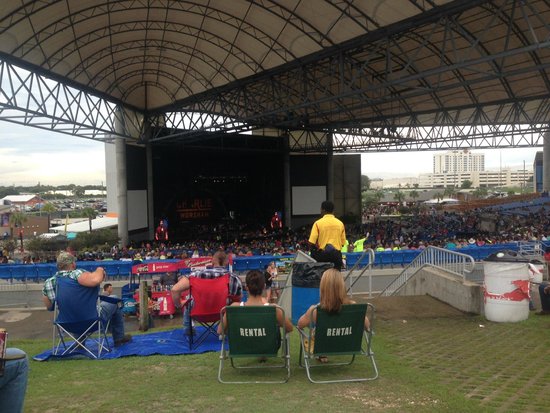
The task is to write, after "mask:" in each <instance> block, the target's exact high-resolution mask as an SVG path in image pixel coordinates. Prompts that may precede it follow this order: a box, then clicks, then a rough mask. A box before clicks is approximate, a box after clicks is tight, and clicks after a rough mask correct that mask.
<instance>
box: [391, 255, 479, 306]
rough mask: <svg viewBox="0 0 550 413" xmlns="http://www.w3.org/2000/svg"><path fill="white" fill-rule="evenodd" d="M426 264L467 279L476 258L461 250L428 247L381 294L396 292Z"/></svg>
mask: <svg viewBox="0 0 550 413" xmlns="http://www.w3.org/2000/svg"><path fill="white" fill-rule="evenodd" d="M426 265H429V266H431V267H438V268H443V269H445V270H446V271H449V272H451V273H453V274H456V275H458V276H459V277H462V278H463V279H465V276H466V274H469V273H471V272H472V271H473V270H474V267H475V260H474V258H473V257H472V256H470V255H467V254H462V253H460V252H456V251H451V250H447V249H444V248H438V247H428V248H426V249H425V250H424V251H422V252H421V253H420V254H419V255H418V256H417V257H416V258H415V259H414V260H413V261H412V262H411V263H410V264H409V265H407V266H406V267H405V269H404V270H403V271H402V272H401V274H399V275H398V276H397V278H396V279H395V280H393V281H392V282H391V283H390V285H388V286H387V287H386V288H385V289H384V290H383V291H382V292H381V293H380V296H385V297H387V296H390V295H393V294H395V293H396V292H397V291H398V290H399V289H400V288H401V287H403V286H404V285H405V284H406V283H407V281H409V279H410V278H411V277H412V276H413V275H414V274H415V273H416V272H417V271H418V270H419V269H420V268H422V267H424V266H426Z"/></svg>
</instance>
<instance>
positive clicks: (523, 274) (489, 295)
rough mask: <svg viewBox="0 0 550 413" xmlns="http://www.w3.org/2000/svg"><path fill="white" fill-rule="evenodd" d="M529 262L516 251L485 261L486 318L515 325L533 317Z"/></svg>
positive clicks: (506, 252)
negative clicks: (530, 313) (530, 307)
mask: <svg viewBox="0 0 550 413" xmlns="http://www.w3.org/2000/svg"><path fill="white" fill-rule="evenodd" d="M528 264H529V261H528V260H527V259H525V258H524V257H522V256H520V255H518V254H517V253H516V252H515V251H508V250H505V251H499V252H496V253H494V254H491V255H490V256H488V257H487V258H486V259H485V260H484V262H483V269H484V271H485V283H484V297H485V318H487V320H489V321H496V322H501V323H502V322H504V323H505V322H508V323H513V322H517V321H523V320H527V318H528V317H529V299H530V296H529V265H528Z"/></svg>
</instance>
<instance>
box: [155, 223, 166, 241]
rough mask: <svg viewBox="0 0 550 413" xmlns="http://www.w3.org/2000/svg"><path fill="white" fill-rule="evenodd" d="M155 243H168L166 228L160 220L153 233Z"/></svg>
mask: <svg viewBox="0 0 550 413" xmlns="http://www.w3.org/2000/svg"><path fill="white" fill-rule="evenodd" d="M155 241H168V228H166V224H165V223H164V221H163V220H162V219H161V220H160V222H159V226H158V227H157V229H156V231H155Z"/></svg>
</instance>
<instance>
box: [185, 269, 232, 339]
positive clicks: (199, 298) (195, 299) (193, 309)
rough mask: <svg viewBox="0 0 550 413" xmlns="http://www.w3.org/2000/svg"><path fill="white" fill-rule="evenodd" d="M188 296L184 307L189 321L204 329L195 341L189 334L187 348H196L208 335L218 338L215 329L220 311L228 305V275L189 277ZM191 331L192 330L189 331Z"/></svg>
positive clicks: (192, 334)
mask: <svg viewBox="0 0 550 413" xmlns="http://www.w3.org/2000/svg"><path fill="white" fill-rule="evenodd" d="M189 286H190V288H189V295H190V297H192V298H191V299H188V300H187V301H186V302H185V303H184V306H187V307H188V309H189V311H190V317H191V321H196V322H197V323H198V324H200V325H201V326H203V327H204V330H203V331H202V332H201V333H200V334H199V336H198V337H197V339H196V340H195V339H194V332H192V333H191V334H189V336H188V337H189V348H190V349H193V346H195V348H196V347H198V346H200V345H201V344H202V342H203V341H204V340H206V338H207V337H208V335H209V334H213V335H214V336H216V337H217V336H218V332H217V327H218V323H219V321H220V311H221V309H222V308H223V307H225V306H226V305H227V304H228V303H230V302H231V301H230V297H229V274H225V275H223V276H221V277H218V278H208V279H207V278H199V277H189ZM191 331H192V329H191Z"/></svg>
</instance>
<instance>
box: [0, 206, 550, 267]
mask: <svg viewBox="0 0 550 413" xmlns="http://www.w3.org/2000/svg"><path fill="white" fill-rule="evenodd" d="M381 208H383V207H381ZM519 212H521V211H519V210H518V213H515V214H514V213H513V211H509V210H506V211H499V210H496V211H495V210H491V209H475V210H470V211H465V212H444V211H435V210H432V209H424V210H418V211H416V213H414V214H410V215H406V216H405V215H404V216H397V217H396V216H393V217H384V218H377V217H380V216H381V213H380V211H376V210H372V209H370V210H369V214H372V216H374V217H375V218H374V219H371V220H369V221H368V222H366V223H363V224H347V225H346V234H347V238H348V240H349V242H350V243H352V244H353V242H355V241H357V240H360V239H364V242H362V244H363V245H364V248H365V249H366V248H372V249H374V250H377V251H392V250H396V249H422V248H425V247H427V246H429V245H433V246H437V247H442V248H450V249H458V248H462V247H471V246H474V245H477V246H482V245H484V244H503V243H509V242H514V241H534V240H541V241H546V240H547V237H550V219H549V216H548V214H547V213H546V210H545V209H544V208H543V207H541V208H540V209H539V210H537V211H534V212H530V213H528V214H523V213H519ZM209 228H210V230H209ZM212 228H216V231H213V230H212ZM309 231H310V226H309V225H308V226H304V227H301V228H296V229H292V230H288V229H285V228H283V229H282V230H276V231H272V230H271V229H266V227H265V226H261V225H256V226H253V225H250V224H249V225H242V226H236V227H234V228H232V230H231V232H229V231H224V230H223V228H220V227H219V226H213V227H208V226H203V227H201V228H196V234H197V238H195V239H193V240H192V241H186V242H172V241H165V242H155V241H149V242H142V243H138V244H136V243H132V244H130V245H128V246H125V247H123V248H119V247H118V246H113V247H112V248H111V249H110V250H108V251H88V252H85V253H77V259H78V260H79V261H101V260H121V261H133V260H135V259H136V257H137V258H138V259H140V260H149V259H185V258H189V257H192V256H193V257H196V256H210V255H212V254H213V253H214V252H215V251H217V250H219V249H220V248H221V249H224V250H225V251H226V252H227V253H229V254H232V255H233V256H257V255H291V254H295V253H296V251H297V250H303V251H306V252H307V251H309V245H308V242H307V239H308V236H309ZM222 232H223V233H224V235H223V237H222V236H221V235H220V234H221V233H222ZM205 234H208V235H205ZM366 235H367V236H366ZM349 251H352V250H351V249H350V250H349ZM51 259H52V260H53V261H55V256H52V258H51ZM10 261H11V262H13V259H11V258H10V256H9V253H8V252H7V251H5V250H4V251H0V262H1V263H10ZM53 261H52V262H53ZM21 262H23V263H28V264H31V263H35V264H36V263H40V262H44V260H40V259H38V258H37V257H33V256H32V255H28V256H25V257H24V259H22V260H21ZM46 262H47V261H46Z"/></svg>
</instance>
